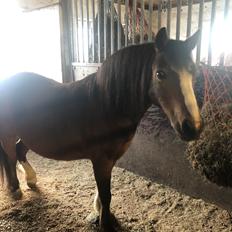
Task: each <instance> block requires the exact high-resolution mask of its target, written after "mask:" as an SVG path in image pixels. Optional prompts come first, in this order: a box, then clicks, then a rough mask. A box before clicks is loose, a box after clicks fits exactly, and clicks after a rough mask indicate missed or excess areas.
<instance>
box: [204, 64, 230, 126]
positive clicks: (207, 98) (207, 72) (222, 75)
mask: <svg viewBox="0 0 232 232" xmlns="http://www.w3.org/2000/svg"><path fill="white" fill-rule="evenodd" d="M201 72H202V74H203V77H204V82H205V83H204V85H205V88H204V102H203V107H202V115H203V118H204V120H205V123H206V124H207V125H208V126H209V127H211V128H217V127H218V124H219V123H220V124H223V127H224V129H229V128H230V129H231V126H232V124H231V123H229V121H231V120H232V69H231V68H230V67H207V66H203V67H201ZM220 129H221V125H220Z"/></svg>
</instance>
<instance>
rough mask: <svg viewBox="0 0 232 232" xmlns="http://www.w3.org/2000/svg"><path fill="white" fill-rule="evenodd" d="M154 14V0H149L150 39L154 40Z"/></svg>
mask: <svg viewBox="0 0 232 232" xmlns="http://www.w3.org/2000/svg"><path fill="white" fill-rule="evenodd" d="M152 14H153V1H152V0H149V28H148V41H152Z"/></svg>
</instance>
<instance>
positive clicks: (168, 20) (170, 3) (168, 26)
mask: <svg viewBox="0 0 232 232" xmlns="http://www.w3.org/2000/svg"><path fill="white" fill-rule="evenodd" d="M171 13H172V1H171V0H168V10H167V32H168V36H169V37H170V34H171Z"/></svg>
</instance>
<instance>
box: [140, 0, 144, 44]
mask: <svg viewBox="0 0 232 232" xmlns="http://www.w3.org/2000/svg"><path fill="white" fill-rule="evenodd" d="M140 5H141V17H140V43H143V42H144V1H143V0H141V2H140Z"/></svg>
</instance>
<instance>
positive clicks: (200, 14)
mask: <svg viewBox="0 0 232 232" xmlns="http://www.w3.org/2000/svg"><path fill="white" fill-rule="evenodd" d="M199 7H200V8H199V18H198V29H200V38H199V42H198V45H197V55H196V62H197V64H199V63H200V60H201V37H202V26H203V11H204V0H202V1H201V2H200V6H199Z"/></svg>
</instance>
